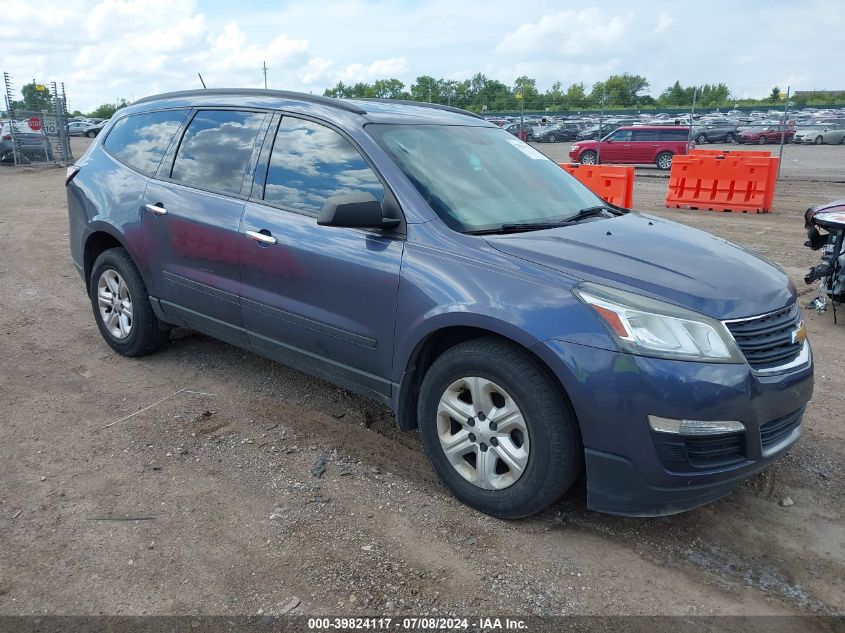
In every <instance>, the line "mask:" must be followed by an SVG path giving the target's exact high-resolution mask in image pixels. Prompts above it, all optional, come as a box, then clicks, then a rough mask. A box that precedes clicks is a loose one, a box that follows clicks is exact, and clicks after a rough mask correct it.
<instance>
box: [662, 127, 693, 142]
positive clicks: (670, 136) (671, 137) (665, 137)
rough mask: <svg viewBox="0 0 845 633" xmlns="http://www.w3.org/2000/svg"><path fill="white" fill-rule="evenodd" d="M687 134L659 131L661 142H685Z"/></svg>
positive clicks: (683, 131) (683, 132) (681, 131)
mask: <svg viewBox="0 0 845 633" xmlns="http://www.w3.org/2000/svg"><path fill="white" fill-rule="evenodd" d="M688 136H689V133H688V132H687V131H686V130H661V131H660V140H661V141H685V140H687V137H688Z"/></svg>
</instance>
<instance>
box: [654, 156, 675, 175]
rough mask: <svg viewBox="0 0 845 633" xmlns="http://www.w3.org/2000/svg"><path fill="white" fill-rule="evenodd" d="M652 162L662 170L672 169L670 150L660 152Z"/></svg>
mask: <svg viewBox="0 0 845 633" xmlns="http://www.w3.org/2000/svg"><path fill="white" fill-rule="evenodd" d="M654 164H655V165H657V168H658V169H660V170H662V171H669V170H670V169H672V152H660V153H659V154H658V155H657V157H656V158H655V159H654Z"/></svg>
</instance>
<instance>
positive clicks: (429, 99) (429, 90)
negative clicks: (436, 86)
mask: <svg viewBox="0 0 845 633" xmlns="http://www.w3.org/2000/svg"><path fill="white" fill-rule="evenodd" d="M428 102H429V103H431V80H430V79H429V80H428Z"/></svg>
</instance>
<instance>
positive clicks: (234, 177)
mask: <svg viewBox="0 0 845 633" xmlns="http://www.w3.org/2000/svg"><path fill="white" fill-rule="evenodd" d="M638 130H639V131H648V130H642V129H640V128H638ZM627 131H628V130H623V132H627ZM668 131H670V130H668V129H666V128H663V129H661V133H663V132H668ZM680 132H681V131H680V130H678V134H679V135H680ZM655 140H656V141H657V143H658V144H660V143H663V142H667V143H668V142H669V141H662V140H657V139H655ZM610 144H611V145H615V144H617V141H616V140H615V139H614V140H612V141H611V142H610ZM673 147H674V146H673ZM66 185H67V202H68V213H69V242H70V250H71V256H72V259H73V262H74V264H75V266H76V267H77V269H78V270H79V272H80V274H81V276H82V279H83V281H84V284H85V288H86V291H87V292H88V295H89V298H90V302H91V307H92V311H93V315H94V320H95V322H96V324H97V327H98V328H99V330H100V333H101V334H102V336H103V338H104V340H105V342H106V343H107V344H108V345H109V346H111V348H112V349H114V350H115V351H116V352H118V353H120V354H123V355H125V356H140V355H142V354H148V353H151V352H153V351H155V350H156V349H158V348H160V347H161V346H162V345H164V344H166V342H167V340H168V328H171V327H173V326H185V327H189V328H193V329H194V330H197V331H199V332H202V333H205V334H207V335H209V336H213V337H216V338H220V339H222V340H224V341H227V342H229V343H232V344H234V345H237V346H239V347H242V348H244V349H247V350H250V351H253V352H255V353H257V354H261V355H264V356H268V357H270V358H273V359H276V360H279V361H281V362H283V363H285V364H287V365H290V366H291V367H294V368H298V369H301V370H303V371H306V372H309V373H311V374H314V375H316V376H320V377H322V378H325V379H326V380H328V381H330V382H332V383H334V384H337V385H340V386H342V387H345V388H348V389H351V390H354V391H357V392H360V393H363V394H365V395H367V396H369V397H372V398H374V399H375V400H377V401H379V402H381V403H384V404H385V405H387V406H389V407H391V408H392V410H393V411H394V412H395V414H396V417H397V423H398V425H399V426H400V427H401V428H402V429H407V430H410V429H415V428H418V429H419V433H420V435H421V438H422V444H423V447H424V449H425V451H426V454H427V455H428V457H429V459H430V461H431V463H432V465H433V467H434V470H435V471H436V472H437V473H438V475H439V476H440V477H441V478H442V480H443V481H444V482H445V484H446V485H447V486H448V487H449V488H450V489H451V490H452V491H453V492H454V494H455V495H456V496H457V497H458V498H459V499H460V500H461V501H463V502H464V503H466V504H468V505H470V506H472V507H474V508H477V509H479V510H481V511H482V512H486V513H489V514H492V515H494V516H498V517H505V518H513V517H520V516H525V515H528V514H531V513H533V512H537V511H539V510H541V509H543V508H544V507H546V506H548V505H549V504H550V503H552V502H553V501H555V500H556V499H558V498H559V497H560V496H561V495H563V494H564V493H565V492H566V491H567V489H568V488H569V487H570V486H571V484H572V482H573V481H574V480H575V478H576V477H577V476H579V475H580V474H581V473H582V472H583V473H585V475H586V481H587V505H588V506H589V507H590V508H592V509H595V510H600V511H604V512H612V513H618V514H631V515H637V516H642V515H664V514H671V513H674V512H679V511H682V510H685V509H688V508H692V507H696V506H699V505H702V504H705V503H709V502H711V501H713V500H714V499H717V498H719V497H721V496H723V495H725V494H727V493H728V492H729V491H730V490H731V489H733V488H734V487H736V486H737V485H739V484H740V483H741V482H742V481H744V480H746V479H748V478H749V477H751V476H752V475H754V474H755V473H756V472H758V471H759V470H761V469H762V468H764V467H765V466H767V465H768V464H770V463H772V462H773V461H775V460H776V459H778V458H779V457H781V456H782V455H783V454H784V453H785V452H786V451H787V450H788V449H789V447H790V446H792V444H793V443H794V442H795V441H796V440H797V438H798V436H799V435H800V433H801V428H802V427H801V419H802V415H803V412H804V408H805V406H806V404H807V402H808V400H809V399H810V395H811V392H812V386H813V363H812V355H811V351H810V346H809V344H808V343H807V341H806V340H805V329H804V324H803V321H802V319H801V311H800V306H799V304H798V301H797V295H796V290H795V287H794V285H793V284H792V282H790V280H789V277H788V276H787V275H786V273H784V272H783V270H782V269H780V268H779V267H778V266H776V265H774V264H772V263H770V262H768V261H766V260H764V259H762V258H761V257H759V256H757V255H754V254H753V253H751V252H750V251H749V250H747V249H745V248H740V247H737V246H734V245H731V244H730V243H728V242H726V241H725V240H723V239H722V238H718V237H715V236H712V235H709V234H707V233H704V232H702V231H699V230H696V229H694V228H691V227H688V226H685V225H682V224H676V223H673V222H670V221H668V220H664V219H662V218H658V217H654V216H646V215H641V214H639V213H635V212H629V211H626V210H624V209H619V208H617V207H613V206H610V205H608V204H606V203H605V202H603V201H602V200H601V199H600V198H598V197H597V196H596V195H595V194H593V193H592V192H591V191H590V190H589V189H587V188H586V187H585V186H583V185H582V184H581V183H579V182H578V181H577V180H575V179H574V178H572V177H571V176H569V175H568V174H567V172H566V171H565V170H563V169H560V168H559V167H558V166H557V165H556V164H555V163H554V162H553V161H551V160H549V159H548V158H546V157H545V156H543V155H542V154H540V153H539V152H537V151H536V150H535V149H533V148H532V147H530V146H529V145H526V144H525V143H522V142H521V141H519V140H517V139H514V138H513V137H511V136H510V135H508V134H507V132H505V131H504V130H501V129H499V128H497V127H496V126H495V125H493V124H490V123H487V122H485V121H484V120H483V119H481V118H478V117H476V116H474V115H471V114H469V113H464V112H462V111H458V110H455V109H453V108H446V107H443V106H436V105H432V104H402V103H382V102H378V101H368V100H354V99H352V100H345V99H342V100H341V99H331V98H327V97H318V96H314V95H307V94H298V93H289V92H277V91H267V90H198V91H186V92H179V93H171V94H166V95H158V96H155V97H148V98H145V99H141V100H140V101H137V102H135V103H134V104H133V105H131V106H129V107H127V108H124V109H121V111H120V112H119V113H118V114H117V115H116V116H115V118H114V119H113V120H112V122H111V123H110V124H109V126H108V127H107V128H106V129H105V130H104V131H103V133H102V134H100V135H99V136H98V137H97V138H96V139H95V140H94V141H93V142H92V144H91V146H90V148H89V149H88V151H87V152H86V153H85V154H84V155H83V156H82V158H80V159H79V161H78V162H77V163H76V165H75V166H73V167H71V168H70V169H69V170H68V175H67V181H66ZM97 353H99V352H97ZM314 388H315V389H328V388H329V387H327V386H325V385H323V384H320V383H317V384H315V387H314ZM353 433H354V431H353ZM363 435H365V434H362V437H361V439H360V441H362V442H364V441H366V438H364V437H363Z"/></svg>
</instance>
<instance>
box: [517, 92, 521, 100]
mask: <svg viewBox="0 0 845 633" xmlns="http://www.w3.org/2000/svg"><path fill="white" fill-rule="evenodd" d="M521 99H522V93H521V92H517V93H516V100H517V101H519V100H521Z"/></svg>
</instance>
